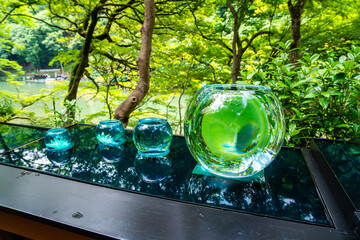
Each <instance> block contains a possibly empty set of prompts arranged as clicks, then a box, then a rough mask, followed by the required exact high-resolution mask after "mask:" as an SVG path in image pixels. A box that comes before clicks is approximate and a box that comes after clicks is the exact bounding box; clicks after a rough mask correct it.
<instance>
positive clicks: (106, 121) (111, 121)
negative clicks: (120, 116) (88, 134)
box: [99, 119, 122, 125]
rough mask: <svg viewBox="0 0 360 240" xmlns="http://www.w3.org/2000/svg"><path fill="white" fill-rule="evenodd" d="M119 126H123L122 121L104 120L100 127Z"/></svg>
mask: <svg viewBox="0 0 360 240" xmlns="http://www.w3.org/2000/svg"><path fill="white" fill-rule="evenodd" d="M105 124H106V125H118V124H122V123H121V122H120V120H116V119H109V120H102V121H100V122H99V125H105Z"/></svg>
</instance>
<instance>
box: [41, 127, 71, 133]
mask: <svg viewBox="0 0 360 240" xmlns="http://www.w3.org/2000/svg"><path fill="white" fill-rule="evenodd" d="M66 132H68V130H67V129H66V128H52V129H49V130H48V131H47V132H46V133H48V134H56V133H66Z"/></svg>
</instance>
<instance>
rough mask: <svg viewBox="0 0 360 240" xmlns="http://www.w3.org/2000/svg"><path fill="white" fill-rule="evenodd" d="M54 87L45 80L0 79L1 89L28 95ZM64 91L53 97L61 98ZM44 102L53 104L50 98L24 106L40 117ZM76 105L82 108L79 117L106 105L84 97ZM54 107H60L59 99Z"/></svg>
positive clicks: (43, 114)
mask: <svg viewBox="0 0 360 240" xmlns="http://www.w3.org/2000/svg"><path fill="white" fill-rule="evenodd" d="M54 87H55V83H52V82H50V83H45V82H22V85H17V86H15V85H12V84H10V83H8V82H5V81H0V89H1V91H10V92H19V93H20V94H27V95H29V96H31V95H36V94H40V93H41V90H42V89H48V90H51V89H53V88H54ZM65 94H66V92H65V91H58V92H57V93H56V94H55V95H56V96H55V97H60V99H63V98H64V96H65ZM45 104H47V105H48V106H51V108H52V106H53V103H52V101H51V98H50V99H49V101H48V102H47V101H39V102H37V103H35V104H34V105H32V106H29V107H28V108H26V109H27V110H29V111H34V112H36V114H37V115H38V116H40V117H42V116H47V115H46V114H45V111H44V108H45ZM77 105H78V106H79V107H80V108H81V109H82V112H81V113H80V116H81V117H85V116H86V115H89V114H94V113H96V112H99V111H102V110H105V109H106V108H105V107H106V106H105V104H104V103H102V102H101V101H99V100H96V99H94V100H91V101H86V100H85V99H84V98H80V99H79V100H78V102H77ZM55 107H56V109H57V110H60V109H61V108H62V107H61V106H60V101H56V102H55Z"/></svg>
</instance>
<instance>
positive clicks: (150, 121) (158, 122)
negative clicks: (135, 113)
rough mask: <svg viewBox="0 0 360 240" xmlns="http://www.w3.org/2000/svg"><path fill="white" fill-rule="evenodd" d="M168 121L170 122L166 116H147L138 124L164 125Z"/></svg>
mask: <svg viewBox="0 0 360 240" xmlns="http://www.w3.org/2000/svg"><path fill="white" fill-rule="evenodd" d="M167 123H168V121H167V120H166V119H164V118H155V117H147V118H142V119H140V120H139V121H138V123H137V124H146V125H152V126H161V125H164V124H167Z"/></svg>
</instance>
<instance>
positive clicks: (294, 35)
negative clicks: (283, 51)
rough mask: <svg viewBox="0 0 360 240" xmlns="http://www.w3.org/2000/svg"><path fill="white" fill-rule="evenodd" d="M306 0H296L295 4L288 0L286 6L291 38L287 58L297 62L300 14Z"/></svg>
mask: <svg viewBox="0 0 360 240" xmlns="http://www.w3.org/2000/svg"><path fill="white" fill-rule="evenodd" d="M305 4H306V0H298V2H297V4H296V5H293V4H292V0H289V1H288V8H289V12H290V16H291V39H292V43H291V45H290V50H291V51H290V53H289V58H290V62H291V63H294V64H297V62H298V59H299V47H300V39H301V33H300V26H301V15H302V13H303V12H304V7H305Z"/></svg>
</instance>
